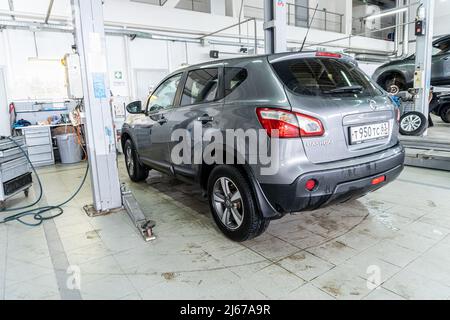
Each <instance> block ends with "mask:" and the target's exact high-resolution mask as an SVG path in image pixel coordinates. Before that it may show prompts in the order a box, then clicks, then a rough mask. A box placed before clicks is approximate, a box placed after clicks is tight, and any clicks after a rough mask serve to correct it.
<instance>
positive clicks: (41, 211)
mask: <svg viewBox="0 0 450 320" xmlns="http://www.w3.org/2000/svg"><path fill="white" fill-rule="evenodd" d="M3 138H6V139H8V140H10V141H12V142H13V143H14V144H15V145H16V146H17V147H19V148H20V151H21V152H22V153H23V154H24V156H25V157H26V158H27V161H28V163H29V164H30V166H31V169H32V170H33V172H34V174H35V175H36V179H37V182H38V185H39V196H38V197H37V199H36V200H35V201H34V202H33V203H31V204H29V205H26V206H22V207H16V208H8V209H3V210H2V209H0V213H1V212H11V211H17V210H24V211H21V212H18V213H15V214H12V215H10V216H7V217H5V218H3V219H2V220H0V224H4V223H6V222H10V221H17V222H20V223H22V224H24V225H27V226H32V227H34V226H38V225H40V224H41V223H42V222H43V221H45V220H50V219H53V218H56V217H59V216H60V215H62V214H63V213H64V210H63V208H62V207H63V206H64V205H66V204H67V203H69V202H70V201H72V199H73V198H75V196H76V195H77V194H78V193H79V192H80V190H81V188H82V187H83V185H84V183H85V182H86V178H87V175H88V172H89V162H88V163H87V166H86V171H85V173H84V176H83V179H82V180H81V183H80V185H79V186H78V188H77V189H76V190H75V192H74V193H73V194H72V195H71V196H70V197H69V198H68V199H67V200H65V201H63V202H61V203H59V204H56V205H48V206H43V207H37V208H33V209H29V208H31V207H33V206H35V205H36V204H38V203H39V202H40V201H41V200H42V196H43V193H44V189H43V187H42V182H41V179H40V178H39V175H38V174H37V172H36V169H35V168H34V166H33V164H32V163H31V160H30V158H29V157H28V154H27V152H26V151H25V150H24V149H23V148H22V147H21V146H20V145H19V144H18V143H17V142H16V141H15V140H14V139H12V138H11V137H3ZM25 209H28V210H25ZM51 211H56V213H54V214H51V215H45V214H46V213H49V212H51ZM25 217H32V219H33V220H32V222H27V221H24V220H23V219H24V218H25Z"/></svg>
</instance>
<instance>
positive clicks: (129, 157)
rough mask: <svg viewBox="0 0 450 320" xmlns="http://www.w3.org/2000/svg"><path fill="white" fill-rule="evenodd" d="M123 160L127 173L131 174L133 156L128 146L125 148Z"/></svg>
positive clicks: (132, 171)
mask: <svg viewBox="0 0 450 320" xmlns="http://www.w3.org/2000/svg"><path fill="white" fill-rule="evenodd" d="M125 160H126V161H125V162H126V165H127V170H128V173H129V174H131V175H132V174H133V173H134V158H133V150H132V149H131V147H130V146H129V147H128V148H127V151H126V159H125Z"/></svg>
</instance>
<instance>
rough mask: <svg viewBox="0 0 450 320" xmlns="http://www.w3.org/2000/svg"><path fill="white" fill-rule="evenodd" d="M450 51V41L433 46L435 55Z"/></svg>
mask: <svg viewBox="0 0 450 320" xmlns="http://www.w3.org/2000/svg"><path fill="white" fill-rule="evenodd" d="M449 52H450V43H443V44H441V45H440V46H438V47H433V56H438V55H441V54H447V53H449Z"/></svg>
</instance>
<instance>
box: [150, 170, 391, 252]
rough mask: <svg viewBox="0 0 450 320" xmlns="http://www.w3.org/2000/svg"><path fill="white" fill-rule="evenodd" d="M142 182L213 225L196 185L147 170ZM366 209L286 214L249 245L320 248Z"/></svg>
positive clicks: (356, 223)
mask: <svg viewBox="0 0 450 320" xmlns="http://www.w3.org/2000/svg"><path fill="white" fill-rule="evenodd" d="M146 183H147V184H148V185H149V186H151V187H152V188H154V189H156V190H157V191H158V192H161V193H162V194H164V195H166V196H168V197H170V198H172V199H173V200H175V201H177V202H178V203H180V204H182V205H183V206H185V207H187V208H189V209H191V210H193V211H195V212H197V213H199V214H200V215H202V216H204V217H205V218H208V219H209V220H208V221H209V223H210V224H211V225H214V221H213V220H212V219H211V214H210V209H209V204H208V201H207V199H206V198H205V197H203V195H202V190H201V189H200V187H199V186H197V185H195V184H188V183H184V182H182V181H180V180H177V179H175V178H174V177H171V176H168V175H165V174H162V173H159V172H157V171H154V170H151V171H150V173H149V177H148V178H147V180H146ZM364 202H365V203H364ZM367 207H371V205H370V203H369V202H368V201H358V200H357V201H351V202H348V203H344V204H339V205H332V206H329V207H326V208H323V209H319V210H315V211H311V212H301V213H296V214H289V215H286V216H284V217H283V218H282V219H279V220H274V221H272V222H271V224H270V226H269V228H268V230H267V231H266V234H264V235H263V236H261V237H259V238H257V239H259V240H257V239H255V240H251V241H250V243H251V242H252V241H253V242H258V241H264V240H268V238H270V237H276V238H277V239H281V240H282V241H285V242H287V243H289V244H291V245H293V246H295V247H296V248H300V249H306V248H312V247H315V246H321V245H324V244H326V243H327V242H332V241H334V240H335V239H338V238H339V237H342V236H344V235H345V234H347V233H348V232H350V231H352V230H354V229H357V228H358V227H360V225H361V224H362V223H363V222H365V221H366V220H367V219H368V218H369V216H370V215H369V210H368V208H367ZM371 209H372V210H371V213H374V214H376V213H377V212H378V211H380V212H381V211H382V210H381V209H380V210H377V208H376V206H375V204H374V205H373V206H372V208H371ZM360 229H361V231H360V232H362V233H364V232H367V231H366V229H364V228H360ZM217 230H218V229H217ZM218 232H219V231H218ZM345 247H346V245H345V244H342V245H339V244H338V245H336V248H338V249H339V248H342V249H345Z"/></svg>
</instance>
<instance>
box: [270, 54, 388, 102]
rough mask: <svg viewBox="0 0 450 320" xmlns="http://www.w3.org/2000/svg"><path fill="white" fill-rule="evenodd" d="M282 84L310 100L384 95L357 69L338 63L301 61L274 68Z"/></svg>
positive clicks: (313, 60) (335, 60)
mask: <svg viewBox="0 0 450 320" xmlns="http://www.w3.org/2000/svg"><path fill="white" fill-rule="evenodd" d="M273 66H274V69H275V71H276V73H277V74H278V76H279V77H280V78H281V80H282V81H283V83H284V84H285V85H286V86H287V87H288V88H289V89H290V90H292V91H293V92H294V93H296V94H299V95H307V96H327V97H330V96H331V97H333V96H345V95H347V96H355V95H356V96H358V97H364V96H374V95H380V94H382V92H381V90H379V89H377V87H376V85H375V84H374V83H373V82H372V81H371V80H370V78H369V77H368V76H367V75H366V74H365V73H364V72H362V71H361V70H360V69H359V68H358V67H356V66H355V65H353V64H351V63H348V62H346V61H343V60H339V59H328V58H325V59H324V58H302V59H289V60H284V61H280V62H276V63H274V64H273Z"/></svg>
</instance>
